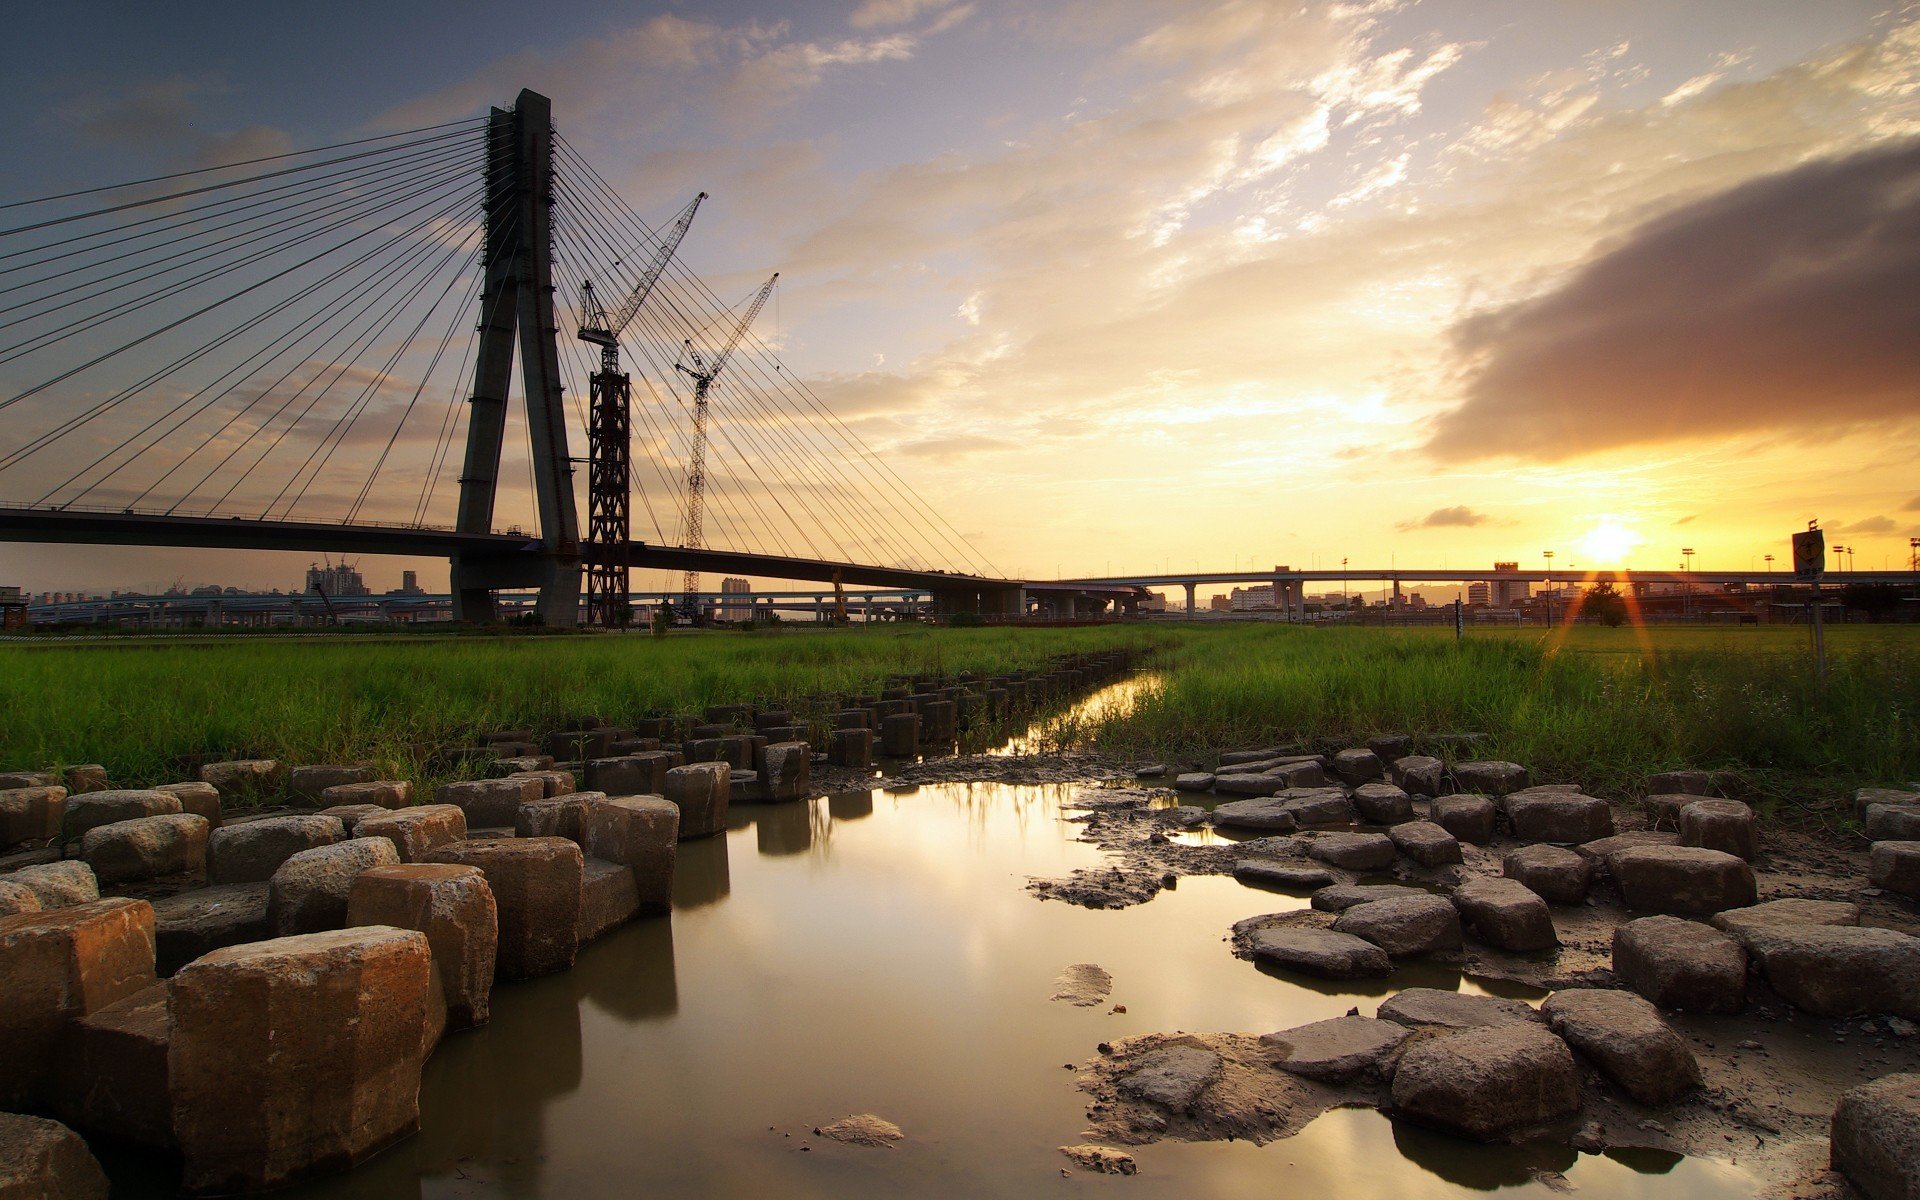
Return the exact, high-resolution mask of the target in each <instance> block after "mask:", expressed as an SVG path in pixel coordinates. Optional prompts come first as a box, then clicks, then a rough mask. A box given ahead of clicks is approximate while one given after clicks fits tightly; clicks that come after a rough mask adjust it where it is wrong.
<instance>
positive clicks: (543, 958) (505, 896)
mask: <svg viewBox="0 0 1920 1200" xmlns="http://www.w3.org/2000/svg"><path fill="white" fill-rule="evenodd" d="M603 803H614V802H613V801H604V802H603ZM427 861H429V862H439V863H452V864H454V865H455V866H463V867H477V868H478V869H479V870H480V872H481V873H482V874H484V875H485V876H486V877H487V886H488V888H489V889H491V890H492V892H493V901H494V905H495V908H496V910H497V912H498V914H499V928H500V936H499V942H498V951H497V953H496V956H495V959H494V978H495V979H496V980H505V979H530V978H532V977H534V976H536V975H546V974H551V973H552V972H554V971H564V970H566V969H567V968H568V967H571V966H572V965H573V959H574V955H575V954H576V953H578V951H579V949H580V935H579V928H578V926H579V921H580V882H581V875H582V872H583V856H582V855H581V853H580V847H579V846H577V845H575V844H574V843H572V842H570V841H568V840H567V839H565V838H554V837H537V838H475V839H470V840H468V841H464V842H457V843H454V844H451V845H446V846H441V847H440V848H438V849H436V850H433V851H431V852H429V854H428V856H427Z"/></svg>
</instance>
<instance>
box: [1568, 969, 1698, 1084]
mask: <svg viewBox="0 0 1920 1200" xmlns="http://www.w3.org/2000/svg"><path fill="white" fill-rule="evenodd" d="M1540 1012H1541V1014H1542V1015H1543V1016H1545V1017H1546V1018H1547V1024H1548V1025H1549V1026H1550V1027H1551V1028H1552V1029H1553V1031H1554V1032H1555V1033H1557V1034H1559V1035H1560V1037H1561V1038H1562V1039H1563V1040H1565V1041H1566V1043H1567V1044H1568V1045H1569V1046H1572V1047H1573V1048H1574V1049H1575V1050H1578V1051H1579V1052H1580V1053H1581V1054H1584V1055H1586V1056H1587V1057H1588V1058H1589V1059H1591V1060H1592V1061H1593V1063H1594V1065H1595V1066H1597V1067H1599V1068H1600V1071H1601V1073H1602V1074H1604V1075H1605V1076H1606V1077H1607V1078H1609V1079H1611V1080H1613V1081H1614V1082H1615V1083H1617V1084H1619V1085H1620V1088H1621V1090H1623V1091H1625V1092H1626V1093H1627V1095H1629V1096H1631V1097H1632V1098H1633V1099H1635V1100H1637V1101H1639V1102H1640V1103H1641V1104H1671V1103H1673V1102H1674V1101H1675V1100H1678V1099H1679V1098H1680V1097H1682V1096H1684V1095H1686V1094H1687V1093H1688V1092H1691V1091H1693V1090H1694V1089H1695V1088H1697V1087H1699V1086H1700V1064H1699V1063H1698V1062H1696V1061H1694V1057H1693V1051H1691V1050H1689V1049H1688V1048H1687V1043H1686V1042H1685V1040H1683V1039H1682V1038H1681V1036H1680V1035H1679V1034H1677V1033H1675V1032H1674V1030H1673V1026H1671V1025H1669V1024H1667V1022H1666V1021H1665V1019H1664V1018H1662V1017H1661V1016H1660V1013H1659V1011H1658V1010H1657V1009H1655V1008H1654V1007H1653V1005H1651V1004H1649V1003H1647V1002H1646V1001H1645V1000H1643V999H1641V998H1640V997H1639V996H1636V995H1634V994H1633V993H1632V992H1620V991H1613V990H1611V989H1600V988H1580V989H1575V990H1572V991H1561V992H1555V993H1554V994H1553V995H1551V996H1548V997H1547V999H1546V1003H1544V1004H1542V1005H1541V1006H1540Z"/></svg>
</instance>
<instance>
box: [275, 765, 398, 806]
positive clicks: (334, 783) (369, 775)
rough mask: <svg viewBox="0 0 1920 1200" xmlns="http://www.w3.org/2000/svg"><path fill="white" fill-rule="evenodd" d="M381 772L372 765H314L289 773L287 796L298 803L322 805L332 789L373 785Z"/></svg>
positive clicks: (295, 768)
mask: <svg viewBox="0 0 1920 1200" xmlns="http://www.w3.org/2000/svg"><path fill="white" fill-rule="evenodd" d="M378 774H379V772H378V771H377V770H376V769H375V768H374V766H373V764H371V763H313V764H308V765H305V766H298V767H294V768H292V769H291V770H289V771H288V772H287V794H288V795H289V796H291V797H292V798H293V799H294V800H295V801H296V802H300V803H306V804H318V803H320V797H321V796H322V795H323V794H325V792H326V790H327V789H328V788H330V787H339V786H340V785H341V784H346V783H372V782H374V780H375V779H376V778H377V776H378Z"/></svg>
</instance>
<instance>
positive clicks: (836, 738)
mask: <svg viewBox="0 0 1920 1200" xmlns="http://www.w3.org/2000/svg"><path fill="white" fill-rule="evenodd" d="M827 761H828V762H829V763H832V764H833V765H834V766H836V767H851V768H854V769H857V770H866V769H867V768H869V767H871V766H873V730H871V729H836V730H834V731H833V732H832V733H831V734H829V735H828V740H827Z"/></svg>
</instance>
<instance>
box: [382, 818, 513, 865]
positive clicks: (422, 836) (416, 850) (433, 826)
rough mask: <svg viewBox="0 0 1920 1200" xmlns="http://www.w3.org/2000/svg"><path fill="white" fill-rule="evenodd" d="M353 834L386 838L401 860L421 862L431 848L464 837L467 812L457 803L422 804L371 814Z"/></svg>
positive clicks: (404, 861)
mask: <svg viewBox="0 0 1920 1200" xmlns="http://www.w3.org/2000/svg"><path fill="white" fill-rule="evenodd" d="M518 816H519V814H518V812H516V813H515V818H516V819H518ZM354 836H356V837H363V838H371V837H378V838H386V839H387V840H388V841H390V842H392V843H393V848H394V849H395V850H398V851H399V852H400V861H401V862H403V863H411V862H419V861H421V859H422V858H424V857H425V856H426V855H427V853H428V852H429V851H431V850H434V849H437V848H438V847H441V846H445V845H447V844H449V843H451V842H457V841H460V840H462V839H463V838H465V837H466V836H467V814H466V813H465V812H464V811H462V810H461V808H460V807H459V806H458V805H455V804H422V805H419V806H418V807H415V808H403V809H399V810H397V811H395V812H391V813H388V814H387V815H386V816H382V817H368V818H366V819H365V820H364V821H361V822H360V824H359V825H358V826H356V827H355V828H354Z"/></svg>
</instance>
